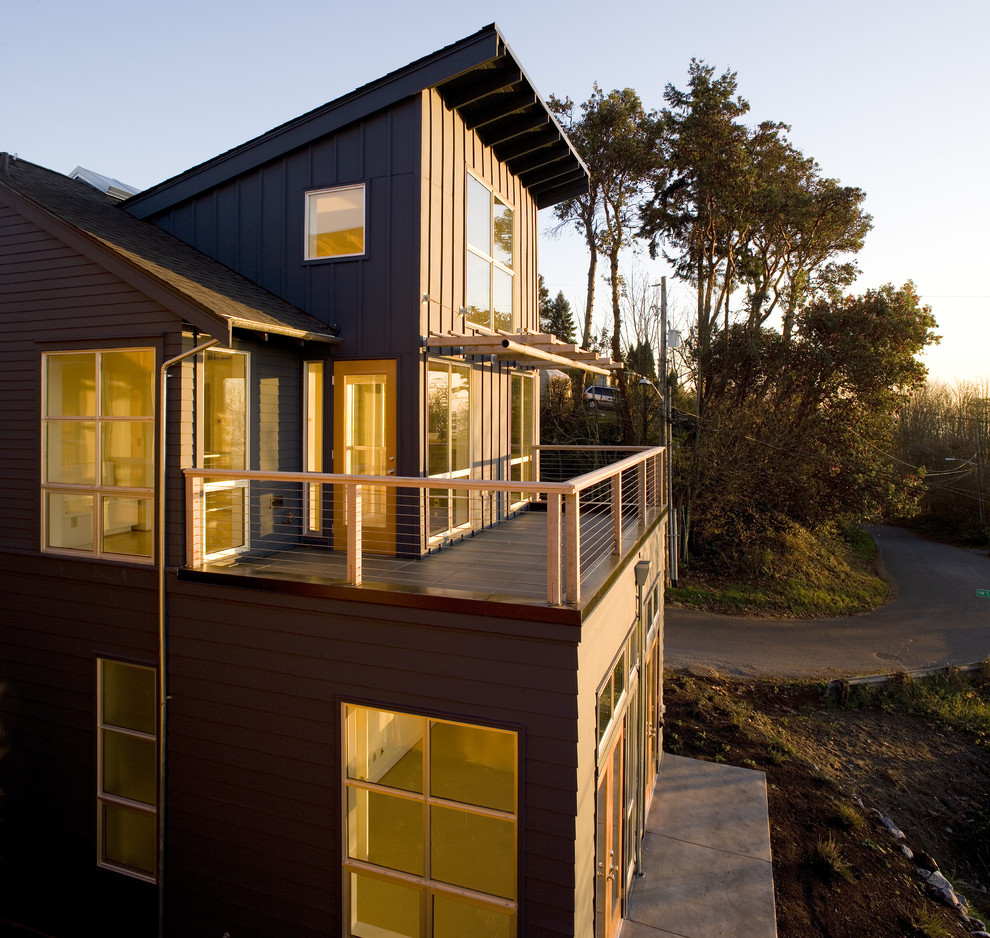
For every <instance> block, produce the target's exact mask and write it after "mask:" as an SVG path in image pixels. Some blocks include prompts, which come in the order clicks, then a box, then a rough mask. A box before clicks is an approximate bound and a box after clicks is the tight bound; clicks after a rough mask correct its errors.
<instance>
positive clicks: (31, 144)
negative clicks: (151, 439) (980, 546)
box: [0, 0, 990, 384]
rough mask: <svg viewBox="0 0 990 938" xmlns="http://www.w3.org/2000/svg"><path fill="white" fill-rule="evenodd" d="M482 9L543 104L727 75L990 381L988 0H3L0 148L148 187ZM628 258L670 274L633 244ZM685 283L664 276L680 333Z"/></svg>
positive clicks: (640, 267) (444, 35)
mask: <svg viewBox="0 0 990 938" xmlns="http://www.w3.org/2000/svg"><path fill="white" fill-rule="evenodd" d="M493 20H494V21H495V22H496V23H497V24H498V26H499V28H500V29H501V31H502V34H503V36H504V37H505V38H506V40H507V42H508V43H509V45H510V46H511V48H512V50H513V51H514V53H515V54H516V56H517V58H518V59H519V60H520V62H521V63H522V65H523V67H524V68H525V69H526V71H527V72H528V74H529V76H530V78H531V80H532V81H533V83H534V84H535V86H536V88H537V89H538V90H539V91H540V93H541V94H542V95H543V96H544V97H549V95H550V94H557V95H558V96H561V97H563V96H570V97H571V98H572V99H574V100H575V101H583V100H585V99H586V98H587V97H588V96H589V94H590V92H591V89H592V84H593V83H594V82H596V81H597V82H598V84H599V85H600V86H601V87H602V88H603V89H604V90H606V91H608V90H611V89H613V88H633V89H635V90H636V91H637V92H638V94H639V96H640V98H641V99H642V100H643V102H644V104H645V105H646V106H647V107H648V108H659V107H662V106H663V103H664V102H663V92H664V88H665V86H666V85H667V84H668V83H671V84H674V85H675V86H677V87H684V86H685V85H686V79H687V69H688V64H689V62H690V60H691V58H692V57H694V58H698V59H702V60H704V61H705V62H707V63H708V64H710V65H713V66H714V67H715V68H716V70H717V71H718V72H719V73H721V72H722V71H724V70H725V69H726V68H728V69H731V70H733V71H735V72H736V73H737V77H738V84H739V93H740V94H741V95H742V96H743V97H745V98H746V99H747V100H748V101H749V102H750V105H751V111H750V114H749V115H748V117H747V121H751V122H752V123H757V122H759V121H761V120H776V121H783V122H784V123H787V124H789V125H790V126H791V132H790V138H791V140H792V142H793V143H794V144H795V146H797V147H798V149H800V150H801V151H802V152H804V153H805V155H807V156H812V157H814V158H815V159H816V160H817V161H818V163H819V164H820V165H821V167H822V171H823V173H824V174H825V175H826V176H829V177H832V178H836V179H839V180H840V181H841V182H842V183H843V184H844V185H852V186H857V187H859V188H861V189H863V190H864V191H865V192H866V194H867V198H866V210H867V211H868V212H869V213H870V214H871V215H872V216H873V220H874V228H873V231H872V232H871V234H870V235H869V236H868V238H867V241H866V246H865V247H864V249H863V251H862V252H861V253H860V255H859V258H858V262H859V265H860V267H861V269H862V272H863V273H862V276H861V277H860V279H859V281H857V283H856V284H855V285H854V288H853V289H854V290H855V291H856V292H862V291H864V290H866V289H867V288H869V287H875V286H880V285H881V284H884V283H888V282H890V283H894V284H896V285H900V284H903V283H904V282H905V281H906V280H908V279H910V280H913V281H914V283H915V284H916V286H917V288H918V290H919V292H920V294H921V296H922V301H923V302H925V303H927V304H928V305H930V306H931V307H932V311H933V312H934V314H935V317H936V319H937V321H938V324H939V329H938V332H939V333H940V334H941V335H942V341H941V344H940V345H939V346H938V347H937V348H935V349H933V350H931V351H930V352H928V353H926V355H925V359H924V360H925V363H926V364H927V365H928V368H929V373H930V375H931V377H932V378H933V379H936V380H939V381H944V382H946V383H949V384H955V383H956V382H983V381H986V380H988V379H990V284H988V282H987V281H988V278H987V276H986V273H985V269H986V267H987V266H988V258H990V226H988V223H987V221H988V219H990V182H988V175H987V158H988V154H990V107H988V104H987V98H986V87H987V81H986V74H985V72H986V62H987V52H986V37H987V35H988V34H990V3H987V2H986V0H942V2H940V3H937V4H936V3H931V2H930V0H925V2H921V0H900V2H891V0H832V2H830V3H827V4H824V3H809V2H805V0H731V2H729V0H708V2H706V3H699V4H688V3H684V2H680V3H671V2H667V0H657V2H652V3H650V2H630V0H611V2H609V3H607V4H604V3H601V2H590V0H571V2H559V0H543V2H535V0H526V2H519V0H502V2H500V3H499V4H497V5H496V7H494V8H488V9H486V10H485V11H482V10H480V9H479V8H478V7H475V6H473V5H472V4H467V3H464V2H463V0H457V2H449V0H437V2H430V0H426V2H425V3H417V4H413V3H409V2H397V0H378V2H375V3H367V2H366V3H358V4H355V3H346V4H345V3H341V2H339V0H323V2H319V3H317V2H309V0H280V2H278V3H270V2H266V3H261V2H258V0H237V2H234V0H197V2H192V0H169V2H168V3H154V4H152V3H148V2H146V0H126V2H125V0H89V2H88V3H86V4H78V3H75V2H73V3H69V2H67V0H33V2H29V3H14V2H13V0H8V2H7V3H5V4H4V11H3V25H2V27H0V61H2V62H3V64H4V90H3V92H2V94H0V150H5V151H8V152H11V153H16V154H18V155H19V156H20V157H23V158H24V159H28V160H31V161H32V162H34V163H39V164H41V165H43V166H47V167H49V168H51V169H54V170H58V171H60V172H65V173H68V172H70V171H71V170H72V169H74V168H75V167H76V166H83V167H85V168H87V169H91V170H94V171H96V172H99V173H102V174H104V175H107V176H111V177H114V178H116V179H119V180H122V181H123V182H126V183H129V184H130V185H133V186H137V187H139V188H145V187H148V186H151V185H154V184H155V183H157V182H160V181H161V180H163V179H167V178H168V177H170V176H173V175H175V174H177V173H179V172H182V171H183V170H184V169H187V168H189V167H191V166H194V165H196V164H197V163H200V162H202V161H203V160H206V159H209V158H210V157H212V156H215V155H217V154H218V153H221V152H223V151H225V150H227V149H230V148H231V147H234V146H237V145H238V144H240V143H243V142H244V141H246V140H248V139H251V138H252V137H255V136H257V135H258V134H261V133H263V132H265V131H266V130H269V129H271V128H272V127H274V126H277V125H278V124H281V123H283V122H284V121H286V120H290V119H291V118H293V117H296V116H298V115H300V114H302V113H304V112H306V111H308V110H310V109H312V108H314V107H317V106H319V105H321V104H324V103H326V102H327V101H331V100H333V99H335V98H337V97H339V96H341V95H343V94H346V93H347V92H349V91H351V90H353V89H354V88H357V87H358V86H360V85H362V84H365V83H366V82H369V81H373V80H374V79H376V78H379V77H381V76H382V75H385V74H386V73H388V72H390V71H393V70H395V69H396V68H400V67H402V66H403V65H406V64H408V63H409V62H412V61H414V60H415V59H418V58H420V57H421V56H423V55H427V54H429V53H431V52H433V51H435V50H437V49H439V48H441V47H443V46H445V45H448V44H449V43H451V42H455V41H457V40H459V39H462V38H464V37H465V36H468V35H471V34H472V33H474V32H476V31H477V30H478V29H480V28H481V27H483V26H485V25H487V24H488V23H490V22H492V21H493ZM541 224H542V226H543V227H544V229H546V230H547V235H546V236H544V237H543V239H542V242H541V246H540V270H541V272H542V273H543V275H544V277H545V279H546V282H547V286H548V287H549V288H550V290H551V293H552V294H556V292H557V291H558V290H562V291H563V292H564V294H565V296H567V297H568V299H569V300H570V301H571V304H572V306H573V307H574V309H575V311H583V307H584V289H585V287H584V281H585V274H586V269H587V255H586V253H585V251H584V248H583V245H582V243H581V241H580V240H579V239H578V238H577V237H576V236H574V235H567V234H564V235H561V236H558V237H551V236H549V229H551V228H552V227H553V226H554V219H553V215H552V211H550V210H545V211H544V212H542V213H541ZM623 269H624V271H626V272H632V271H633V270H635V271H637V273H638V275H639V276H645V277H646V278H648V280H649V282H657V281H659V279H660V277H661V276H663V275H669V271H668V270H666V268H665V265H664V264H663V263H662V262H650V261H649V258H648V257H645V256H642V255H639V256H632V255H630V256H629V257H627V258H626V259H625V260H624V264H623ZM598 290H599V297H598V299H597V300H596V318H597V317H599V316H600V315H601V314H602V313H604V306H605V303H606V302H607V296H606V288H605V286H604V285H603V284H601V283H600V285H599V288H598ZM689 296H690V295H689V293H688V291H687V289H686V288H685V287H683V286H678V285H677V284H675V283H674V282H673V281H672V280H671V281H670V309H671V318H672V321H673V323H674V324H675V325H682V326H683V327H685V328H686V326H687V316H688V313H687V310H689V308H690V299H689Z"/></svg>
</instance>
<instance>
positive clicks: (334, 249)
mask: <svg viewBox="0 0 990 938" xmlns="http://www.w3.org/2000/svg"><path fill="white" fill-rule="evenodd" d="M361 254H364V186H363V185H360V186H341V187H339V188H336V189H319V190H317V191H314V192H307V193H306V260H308V261H310V260H317V259H319V258H321V257H357V256H359V255H361Z"/></svg>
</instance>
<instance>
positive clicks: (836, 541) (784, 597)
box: [667, 526, 887, 618]
mask: <svg viewBox="0 0 990 938" xmlns="http://www.w3.org/2000/svg"><path fill="white" fill-rule="evenodd" d="M761 558H762V559H761V560H760V562H759V564H755V565H750V566H751V567H756V568H758V569H759V574H758V575H754V576H750V577H747V578H740V577H739V576H738V575H736V576H733V577H732V578H731V579H726V578H725V577H723V576H721V575H720V574H719V573H718V572H716V571H713V569H712V568H711V567H710V566H709V568H707V569H693V568H691V567H683V568H682V570H681V577H680V580H679V582H678V585H677V586H676V587H670V588H668V590H667V600H668V601H669V602H674V603H679V604H680V605H682V606H688V607H690V608H693V609H705V610H707V611H709V612H718V613H722V614H725V615H757V616H759V615H764V616H784V617H790V618H816V617H820V616H839V615H855V614H857V613H860V612H865V611H867V610H870V609H875V608H876V607H877V606H879V605H881V604H882V603H883V602H885V600H886V598H887V584H886V583H884V582H883V580H881V579H880V577H879V576H878V575H877V573H876V566H875V545H874V543H873V539H872V538H871V537H870V536H869V535H868V534H867V533H866V532H865V531H863V530H862V528H859V527H854V526H850V527H848V528H843V529H841V530H839V529H838V528H828V529H825V530H821V531H817V532H810V531H807V530H806V529H804V528H800V527H797V526H792V527H791V528H788V529H787V530H785V531H782V532H780V533H779V534H778V535H777V537H776V538H775V540H774V543H773V544H772V545H771V546H770V547H765V548H764V550H763V553H762V554H761Z"/></svg>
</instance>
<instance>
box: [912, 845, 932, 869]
mask: <svg viewBox="0 0 990 938" xmlns="http://www.w3.org/2000/svg"><path fill="white" fill-rule="evenodd" d="M914 858H915V860H917V861H918V866H920V867H921V868H922V869H925V870H936V871H937V870H938V864H937V863H936V862H935V860H934V859H933V858H932V857H930V856H929V855H928V854H927V853H924V852H923V851H921V850H919V851H918V852H917V853H916V854H915V855H914Z"/></svg>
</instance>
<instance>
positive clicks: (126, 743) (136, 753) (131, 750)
mask: <svg viewBox="0 0 990 938" xmlns="http://www.w3.org/2000/svg"><path fill="white" fill-rule="evenodd" d="M97 682H98V685H99V687H98V698H97V733H98V746H97V751H98V765H97V845H98V856H97V862H98V863H99V865H100V866H104V867H108V868H110V869H113V870H116V871H118V872H120V873H125V874H127V875H129V876H134V877H136V878H138V879H144V880H148V881H151V882H153V881H154V879H155V871H156V868H157V856H158V837H157V829H158V827H157V823H158V817H157V815H158V736H157V727H158V707H157V676H156V672H155V670H154V669H153V668H146V667H142V666H140V665H134V664H127V663H124V662H121V661H112V660H109V659H100V660H99V661H98V662H97Z"/></svg>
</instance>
